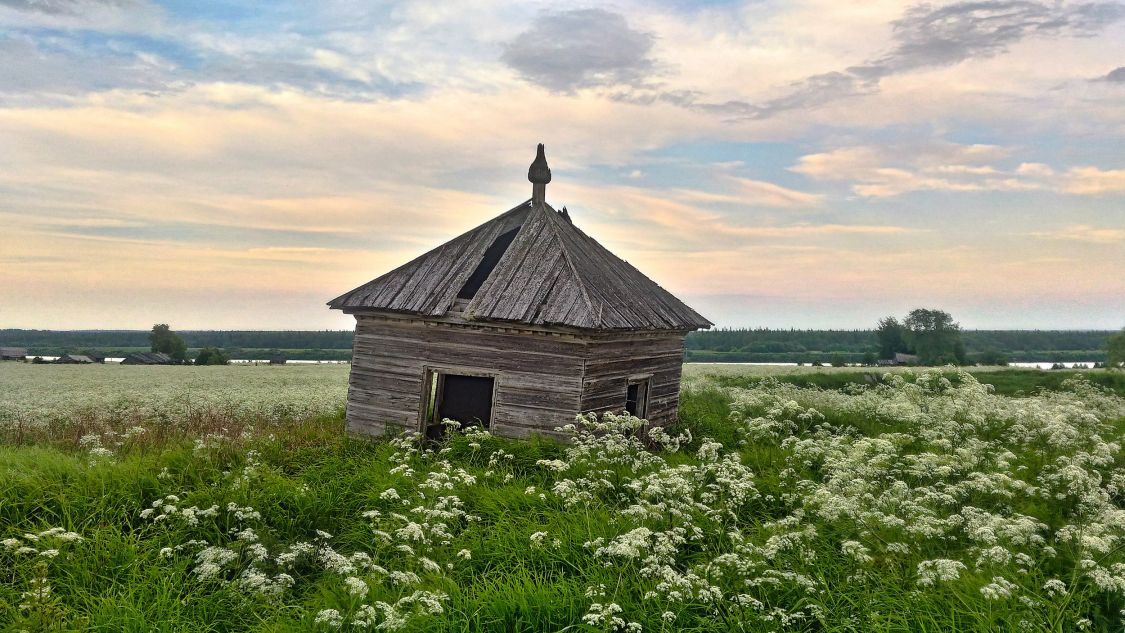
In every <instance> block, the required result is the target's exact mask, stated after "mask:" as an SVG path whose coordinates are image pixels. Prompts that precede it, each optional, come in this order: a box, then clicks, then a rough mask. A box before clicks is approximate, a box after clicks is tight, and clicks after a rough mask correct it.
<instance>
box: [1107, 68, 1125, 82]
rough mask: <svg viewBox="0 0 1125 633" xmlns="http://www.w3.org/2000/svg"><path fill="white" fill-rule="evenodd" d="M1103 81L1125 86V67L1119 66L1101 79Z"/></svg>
mask: <svg viewBox="0 0 1125 633" xmlns="http://www.w3.org/2000/svg"><path fill="white" fill-rule="evenodd" d="M1101 79H1102V81H1108V82H1111V83H1116V84H1125V66H1118V67H1117V68H1114V69H1113V70H1111V71H1109V73H1108V74H1107V75H1106V76H1105V77H1102V78H1101Z"/></svg>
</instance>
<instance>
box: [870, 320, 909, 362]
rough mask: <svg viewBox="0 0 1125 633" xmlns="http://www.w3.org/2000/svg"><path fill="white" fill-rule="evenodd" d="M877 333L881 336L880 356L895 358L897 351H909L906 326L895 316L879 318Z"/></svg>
mask: <svg viewBox="0 0 1125 633" xmlns="http://www.w3.org/2000/svg"><path fill="white" fill-rule="evenodd" d="M875 333H876V334H877V335H878V336H879V358H894V357H895V354H896V353H898V352H905V351H907V350H906V338H905V332H904V328H903V326H902V324H901V323H899V322H898V319H896V318H894V317H893V316H890V317H887V318H885V319H879V327H878V328H877V329H876V330H875Z"/></svg>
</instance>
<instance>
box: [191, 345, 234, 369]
mask: <svg viewBox="0 0 1125 633" xmlns="http://www.w3.org/2000/svg"><path fill="white" fill-rule="evenodd" d="M195 364H196V365H228V364H230V359H229V358H227V355H226V354H224V353H223V350H221V349H219V348H217V347H204V348H203V349H201V350H199V356H196V357H195Z"/></svg>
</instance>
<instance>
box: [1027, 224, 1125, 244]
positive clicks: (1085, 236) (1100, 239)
mask: <svg viewBox="0 0 1125 633" xmlns="http://www.w3.org/2000/svg"><path fill="white" fill-rule="evenodd" d="M1030 235H1032V236H1034V237H1038V238H1041V239H1049V240H1068V241H1073V242H1089V243H1091V244H1116V243H1118V242H1125V230H1123V229H1099V228H1094V227H1092V226H1088V225H1086V224H1073V225H1071V226H1067V227H1064V228H1061V229H1058V230H1055V231H1036V232H1033V233H1030Z"/></svg>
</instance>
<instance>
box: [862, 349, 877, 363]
mask: <svg viewBox="0 0 1125 633" xmlns="http://www.w3.org/2000/svg"><path fill="white" fill-rule="evenodd" d="M863 364H864V366H865V367H871V366H872V365H875V364H876V363H875V352H864V353H863Z"/></svg>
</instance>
